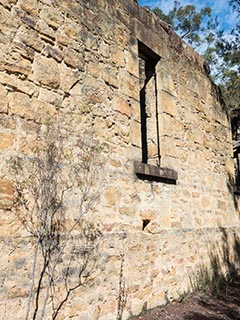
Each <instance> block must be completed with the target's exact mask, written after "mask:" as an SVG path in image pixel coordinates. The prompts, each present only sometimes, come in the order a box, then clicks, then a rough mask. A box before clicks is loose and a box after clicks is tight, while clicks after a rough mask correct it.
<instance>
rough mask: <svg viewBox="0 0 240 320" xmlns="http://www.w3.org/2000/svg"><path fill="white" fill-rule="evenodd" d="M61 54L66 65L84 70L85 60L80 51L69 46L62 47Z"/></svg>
mask: <svg viewBox="0 0 240 320" xmlns="http://www.w3.org/2000/svg"><path fill="white" fill-rule="evenodd" d="M63 55H64V61H65V63H66V64H67V65H68V66H70V67H73V68H78V69H79V70H84V66H85V61H84V58H83V54H82V53H80V52H77V51H75V50H73V49H71V48H64V49H63Z"/></svg>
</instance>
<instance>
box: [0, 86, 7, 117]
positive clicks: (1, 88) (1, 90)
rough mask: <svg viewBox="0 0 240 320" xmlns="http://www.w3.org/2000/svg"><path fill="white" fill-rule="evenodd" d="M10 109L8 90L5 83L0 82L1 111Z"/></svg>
mask: <svg viewBox="0 0 240 320" xmlns="http://www.w3.org/2000/svg"><path fill="white" fill-rule="evenodd" d="M7 109H8V99H7V90H6V89H5V88H4V86H3V85H1V84H0V112H7Z"/></svg>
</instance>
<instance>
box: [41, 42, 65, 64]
mask: <svg viewBox="0 0 240 320" xmlns="http://www.w3.org/2000/svg"><path fill="white" fill-rule="evenodd" d="M43 53H44V54H45V55H46V56H47V57H52V58H53V59H55V60H57V61H58V62H60V61H62V59H63V54H62V52H61V51H60V50H59V49H58V48H56V47H53V46H51V45H48V44H47V45H46V46H45V48H44V49H43Z"/></svg>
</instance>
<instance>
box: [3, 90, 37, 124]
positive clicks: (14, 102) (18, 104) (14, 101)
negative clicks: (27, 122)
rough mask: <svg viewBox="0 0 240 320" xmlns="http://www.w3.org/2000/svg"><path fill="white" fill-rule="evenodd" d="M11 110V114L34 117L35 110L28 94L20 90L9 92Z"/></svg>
mask: <svg viewBox="0 0 240 320" xmlns="http://www.w3.org/2000/svg"><path fill="white" fill-rule="evenodd" d="M9 111H10V113H11V114H14V115H18V116H20V117H26V118H27V119H28V118H30V119H32V118H33V117H34V112H33V109H32V106H31V100H30V98H29V96H28V95H26V94H24V93H20V92H12V93H10V94H9Z"/></svg>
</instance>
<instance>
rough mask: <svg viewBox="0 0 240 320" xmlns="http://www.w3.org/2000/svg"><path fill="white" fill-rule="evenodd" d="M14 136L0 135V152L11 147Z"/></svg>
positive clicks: (9, 134) (8, 134) (2, 133)
mask: <svg viewBox="0 0 240 320" xmlns="http://www.w3.org/2000/svg"><path fill="white" fill-rule="evenodd" d="M13 142H14V135H13V134H11V133H4V132H1V133H0V150H6V149H10V148H11V147H12V146H13Z"/></svg>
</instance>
